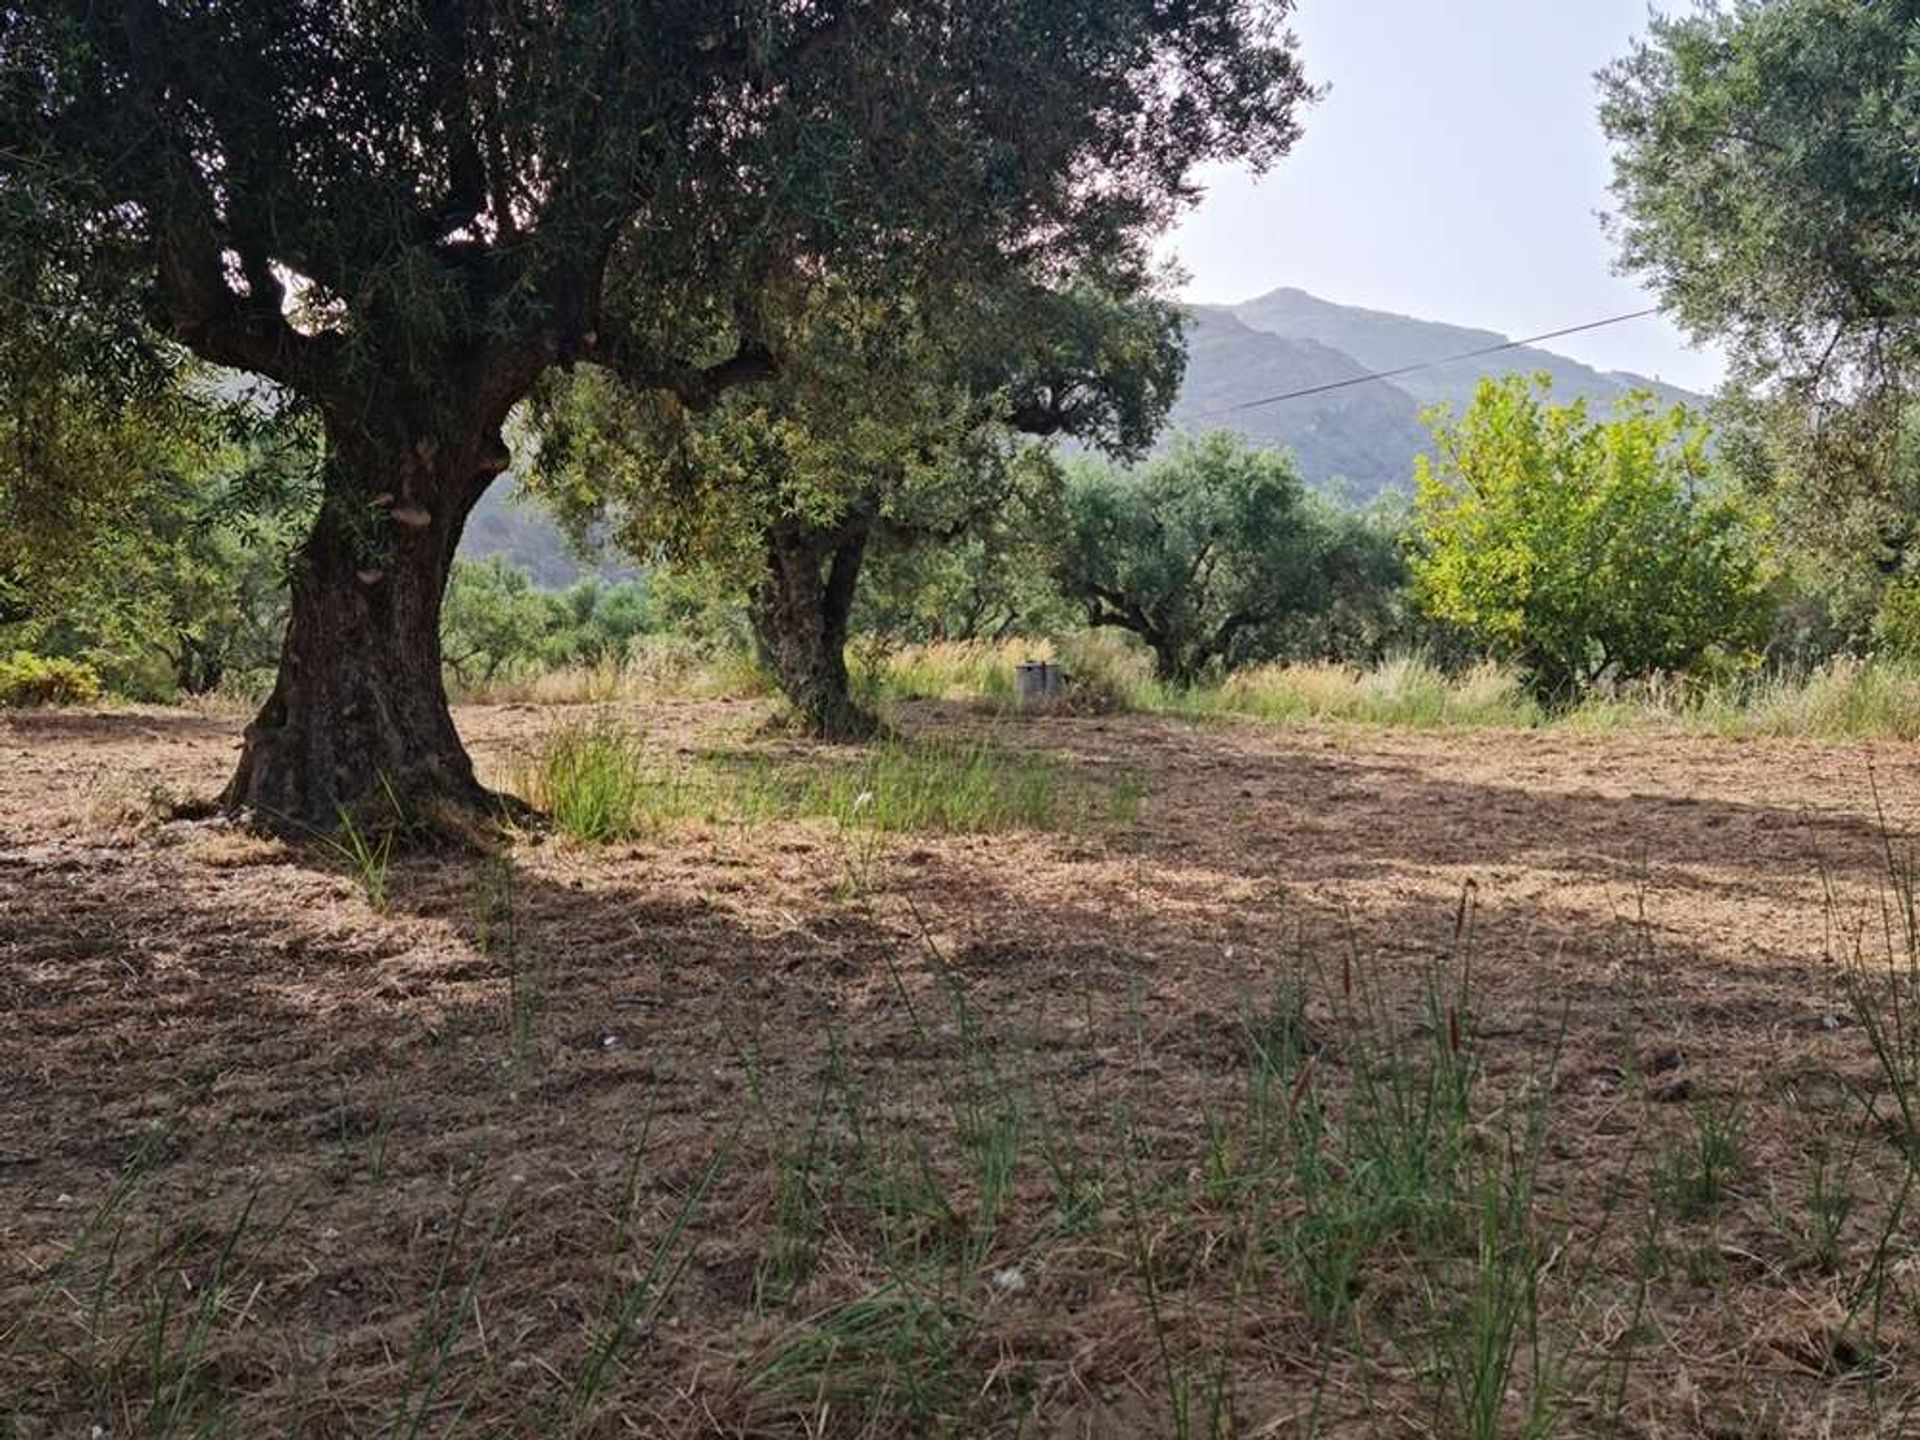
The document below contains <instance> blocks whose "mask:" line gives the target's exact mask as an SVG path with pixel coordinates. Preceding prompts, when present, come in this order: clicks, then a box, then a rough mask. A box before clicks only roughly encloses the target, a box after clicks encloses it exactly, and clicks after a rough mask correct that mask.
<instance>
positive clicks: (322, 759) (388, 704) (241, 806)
mask: <svg viewBox="0 0 1920 1440" xmlns="http://www.w3.org/2000/svg"><path fill="white" fill-rule="evenodd" d="M441 455H442V447H440V446H436V445H434V444H433V443H431V442H426V441H421V442H416V443H415V444H414V445H412V446H410V447H402V448H399V449H398V453H397V454H393V455H385V456H383V455H380V454H369V453H367V452H366V451H365V450H361V451H360V452H359V453H354V452H352V451H347V452H346V453H344V454H339V455H336V456H335V457H334V458H335V463H340V464H344V465H348V466H350V467H351V470H350V471H349V472H348V473H347V474H346V475H345V476H344V478H340V477H336V480H335V483H332V484H330V485H329V487H328V490H329V498H328V499H327V501H326V503H325V505H324V506H323V507H322V510H321V514H320V518H319V519H318V521H317V522H316V523H315V525H314V529H313V533H312V535H311V536H310V537H309V538H308V540H307V542H306V545H305V547H304V548H303V550H302V551H301V554H300V556H299V558H298V560H297V562H296V564H295V568H294V576H293V597H292V599H293V604H292V611H291V614H290V616H289V619H288V623H287V633H286V640H285V643H284V646H283V648H282V650H281V654H280V671H279V676H278V678H277V680H276V681H275V683H274V688H273V693H272V695H271V696H270V697H269V698H268V700H267V702H266V704H265V705H264V706H263V707H262V708H261V710H260V713H259V715H258V716H257V717H256V718H255V719H254V721H253V723H252V724H251V725H249V726H248V727H247V732H246V740H245V744H244V746H243V748H242V751H241V755H240V764H239V768H238V769H237V770H236V771H235V773H234V776H233V779H232V781H231V782H230V783H229V785H228V786H227V790H226V794H225V796H224V797H223V798H224V802H225V804H226V806H227V808H228V809H229V810H230V811H234V812H245V813H246V814H247V815H249V816H250V817H251V819H252V820H253V821H254V823H256V824H258V825H260V826H262V827H263V828H266V829H271V830H280V831H288V832H294V833H311V832H313V831H325V830H331V829H333V828H334V827H336V826H337V825H339V823H340V822H341V818H342V816H343V815H354V814H356V813H357V812H358V813H362V814H363V815H364V813H365V812H367V811H369V810H373V811H375V812H377V814H378V818H380V819H381V820H383V821H386V820H391V821H394V822H398V823H406V824H429V823H431V822H432V820H433V819H434V813H433V812H434V811H435V809H436V807H446V806H451V807H454V808H455V809H459V810H465V811H473V810H488V809H492V808H493V807H494V805H495V799H494V797H493V796H491V795H490V794H489V793H488V792H487V790H486V789H485V788H484V787H483V786H482V785H481V784H480V783H479V781H478V780H477V779H476V778H475V776H474V773H473V762H472V761H471V760H470V759H469V758H468V756H467V752H466V748H465V747H464V746H463V745H462V744H461V742H460V736H459V734H458V733H457V732H456V731H455V729H454V725H453V716H452V714H451V712H450V711H449V709H448V706H447V693H446V687H445V684H444V681H443V678H442V672H441V656H440V603H441V596H442V594H443V592H444V590H445V588H446V582H447V576H448V573H449V571H450V569H451V567H452V564H453V555H454V550H455V548H456V547H457V546H458V544H459V543H460V531H461V528H462V526H463V525H464V524H465V521H466V517H467V512H468V511H469V510H470V509H471V508H472V507H473V504H474V502H475V501H477V500H478V499H479V497H480V494H481V492H482V491H483V490H484V489H485V488H486V486H487V483H488V482H489V481H491V479H492V478H493V476H494V475H496V474H498V473H499V470H500V469H501V468H503V467H504V463H505V455H504V450H503V449H502V447H501V446H500V443H499V439H498V433H497V431H494V432H490V433H488V434H487V435H486V436H485V437H484V438H480V439H476V440H474V441H473V442H472V443H469V444H467V445H463V446H460V447H458V449H453V450H448V451H447V452H446V453H445V458H444V459H440V458H439V457H440V456H441ZM396 808H397V809H398V811H399V812H400V813H399V814H398V815H391V814H390V813H389V812H390V811H391V810H393V809H396Z"/></svg>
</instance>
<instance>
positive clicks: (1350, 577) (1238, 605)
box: [1055, 434, 1397, 684]
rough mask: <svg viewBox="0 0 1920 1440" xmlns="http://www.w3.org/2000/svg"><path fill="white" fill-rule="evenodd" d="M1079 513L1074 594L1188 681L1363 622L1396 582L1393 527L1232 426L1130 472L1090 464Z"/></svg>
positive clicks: (1077, 475) (1064, 580) (1070, 540)
mask: <svg viewBox="0 0 1920 1440" xmlns="http://www.w3.org/2000/svg"><path fill="white" fill-rule="evenodd" d="M1066 512H1067V514H1066V521H1065V527H1064V531H1063V533H1062V536H1061V539H1060V545H1059V550H1058V554H1057V556H1056V559H1055V573H1056V576H1057V579H1058V582H1059V585H1060V589H1061V591H1062V593H1063V594H1064V595H1065V596H1066V597H1067V598H1068V599H1069V600H1070V601H1072V602H1073V603H1075V604H1076V605H1077V606H1079V607H1080V608H1081V610H1082V612H1083V614H1084V617H1085V619H1086V621H1087V623H1088V624H1090V625H1112V626H1117V627H1119V628H1121V629H1125V630H1130V631H1132V632H1133V633H1135V634H1136V635H1138V636H1140V638H1141V639H1142V640H1144V641H1145V642H1146V644H1147V645H1148V646H1149V647H1150V648H1151V649H1152V651H1153V654H1154V658H1155V664H1156V668H1157V670H1158V672H1159V675H1160V677H1161V678H1162V679H1164V680H1169V681H1173V682H1175V683H1178V684H1190V683H1192V682H1193V681H1194V680H1196V679H1198V678H1199V677H1200V676H1201V675H1202V674H1203V673H1204V672H1206V671H1207V670H1208V669H1209V668H1210V667H1213V666H1216V665H1228V666H1232V665H1238V664H1244V663H1248V662H1250V661H1256V660H1265V659H1271V658H1274V657H1275V656H1278V655H1281V654H1285V653H1288V652H1289V651H1290V650H1292V649H1294V648H1295V647H1300V648H1302V649H1308V650H1310V649H1311V648H1312V645H1311V637H1313V636H1314V635H1315V632H1316V631H1320V632H1322V633H1327V634H1330V633H1331V631H1332V630H1333V629H1334V628H1336V627H1338V626H1340V625H1360V626H1364V625H1365V623H1366V621H1365V619H1364V618H1362V616H1363V612H1366V611H1368V610H1370V609H1371V608H1372V607H1374V606H1375V604H1376V603H1377V602H1379V601H1381V600H1383V599H1384V597H1385V596H1386V595H1387V594H1388V593H1390V592H1391V590H1392V589H1393V588H1394V581H1395V578H1396V572H1397V565H1396V559H1395V556H1396V549H1395V542H1394V539H1393V537H1392V536H1391V535H1390V534H1388V533H1387V532H1385V531H1384V530H1383V529H1381V528H1380V527H1378V526H1375V525H1371V524H1369V523H1367V522H1366V521H1365V520H1364V519H1363V518H1360V517H1355V516H1351V515H1346V514H1342V513H1341V512H1340V511H1338V510H1337V509H1335V508H1334V507H1333V506H1331V505H1329V504H1327V503H1326V502H1324V501H1321V500H1319V499H1317V498H1315V497H1312V496H1310V495H1309V494H1308V493H1307V491H1306V489H1305V487H1304V486H1303V485H1302V484H1301V481H1300V478H1299V475H1298V474H1297V473H1296V471H1295V470H1294V467H1293V463H1292V461H1291V460H1290V459H1289V458H1288V457H1287V456H1286V455H1285V454H1283V453H1281V452H1278V451H1271V450H1268V451H1258V450H1251V449H1248V448H1247V447H1246V446H1245V445H1244V444H1242V443H1241V442H1240V441H1238V440H1236V439H1235V438H1234V437H1232V436H1230V435H1224V434H1214V435H1209V436H1206V437H1204V438H1202V439H1199V440H1179V441H1176V442H1175V445H1174V447H1173V449H1172V451H1171V452H1170V453H1169V454H1167V455H1166V456H1165V457H1163V458H1160V459H1157V460H1154V461H1151V462H1149V463H1147V464H1145V465H1141V466H1139V467H1137V468H1135V469H1131V470H1128V469H1121V468H1116V467H1113V466H1107V465H1100V464H1097V463H1089V464H1085V465H1081V466H1078V467H1076V469H1075V472H1074V474H1073V476H1072V478H1071V481H1070V483H1069V485H1068V488H1067V496H1066ZM1336 609H1344V610H1345V611H1346V612H1347V617H1346V618H1343V619H1339V620H1336V619H1334V618H1333V616H1334V612H1335V611H1336Z"/></svg>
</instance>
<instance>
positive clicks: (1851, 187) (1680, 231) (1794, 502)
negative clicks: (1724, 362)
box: [1600, 0, 1920, 655]
mask: <svg viewBox="0 0 1920 1440" xmlns="http://www.w3.org/2000/svg"><path fill="white" fill-rule="evenodd" d="M1603 97H1604V98H1603V103H1602V106H1601V112H1600V118H1601V123H1602V125H1603V127H1604V128H1605V130H1606V132H1607V134H1608V136H1609V137H1610V138H1611V140H1612V141H1613V144H1614V147H1615V183H1614V191H1615V194H1616V196H1617V198H1618V200H1619V202H1620V211H1621V214H1620V217H1619V223H1618V226H1617V236H1618V240H1619V245H1620V254H1621V259H1622V261H1623V263H1624V264H1625V266H1626V267H1627V268H1629V269H1631V270H1634V271H1636V272H1638V273H1639V274H1641V275H1642V276H1644V277H1645V278H1646V279H1647V280H1649V281H1650V282H1651V283H1652V285H1653V286H1654V288H1655V290H1656V291H1657V292H1658V294H1659V295H1660V298H1661V300H1662V302H1663V304H1664V306H1665V308H1666V309H1667V310H1668V311H1669V313H1671V314H1672V315H1674V316H1675V317H1676V318H1677V319H1678V320H1679V321H1680V322H1681V323H1682V324H1683V325H1685V326H1686V327H1688V328H1689V329H1690V330H1691V331H1692V332H1693V333H1694V334H1695V335H1696V336H1698V337H1700V338H1702V339H1709V340H1713V341H1716V342H1718V343H1719V344H1721V345H1723V346H1724V347H1725V348H1726V349H1727V351H1728V352H1729V354H1730V356H1731V357H1732V359H1733V360H1734V362H1735V391H1734V393H1733V394H1732V395H1730V396H1729V398H1728V402H1727V408H1728V413H1727V414H1726V415H1725V416H1724V417H1723V421H1724V426H1723V428H1724V429H1726V430H1727V431H1728V432H1729V433H1730V435H1731V436H1732V437H1733V441H1732V443H1731V444H1730V445H1729V446H1728V449H1729V451H1730V453H1732V454H1733V456H1734V457H1735V459H1736V460H1737V461H1738V462H1739V463H1738V466H1737V468H1738V470H1739V472H1740V473H1741V474H1742V475H1743V476H1744V477H1745V478H1746V479H1747V480H1748V481H1749V482H1750V484H1751V485H1752V488H1753V489H1754V490H1755V491H1756V493H1758V494H1759V495H1760V496H1761V497H1762V498H1763V499H1764V500H1765V502H1766V504H1767V505H1768V507H1769V508H1770V509H1771V510H1772V511H1773V512H1774V514H1775V515H1776V517H1777V519H1778V521H1779V533H1780V538H1781V543H1782V545H1783V547H1784V548H1785V549H1786V550H1787V551H1788V552H1789V560H1790V564H1791V567H1792V571H1793V574H1794V577H1795V583H1796V587H1797V589H1798V592H1799V595H1800V597H1801V600H1800V602H1799V603H1798V604H1797V605H1796V606H1795V607H1794V614H1793V617H1792V619H1791V623H1790V624H1789V625H1787V626H1786V627H1784V629H1783V635H1782V639H1783V641H1784V642H1785V643H1784V648H1785V649H1786V650H1787V651H1789V652H1790V653H1795V654H1796V655H1797V654H1800V653H1803V652H1804V651H1805V650H1807V649H1808V648H1811V649H1812V650H1814V651H1815V652H1817V651H1819V650H1820V649H1822V648H1825V649H1828V650H1831V648H1832V647H1834V646H1837V645H1843V644H1846V645H1854V646H1858V645H1864V644H1868V643H1871V642H1872V640H1873V635H1874V630H1875V621H1874V613H1875V610H1876V608H1877V607H1878V606H1879V604H1880V592H1881V590H1882V587H1883V586H1885V585H1886V584H1887V583H1888V582H1889V581H1898V580H1900V579H1901V577H1903V576H1906V575H1908V574H1909V573H1911V572H1913V571H1914V569H1915V568H1916V566H1920V553H1915V552H1916V550H1920V414H1916V411H1915V406H1914V402H1913V400H1912V399H1911V398H1910V397H1911V396H1912V394H1913V390H1914V385H1915V383H1916V381H1920V229H1917V228H1916V225H1915V216H1916V215H1920V168H1916V166H1915V164H1914V154H1915V146H1916V139H1915V137H1916V135H1920V11H1916V10H1915V8H1914V6H1913V5H1912V4H1911V3H1908V0H1768V3H1764V4H1762V3H1754V0H1738V3H1731V4H1729V3H1714V4H1709V5H1704V6H1702V7H1700V8H1699V9H1698V10H1697V11H1696V12H1693V13H1689V14H1686V15H1682V16H1676V17H1672V18H1658V17H1656V18H1655V19H1654V20H1653V21H1652V24H1651V29H1650V32H1649V34H1648V36H1647V38H1646V39H1645V40H1644V41H1642V42H1641V43H1639V44H1638V45H1636V46H1635V48H1634V49H1633V51H1632V53H1631V54H1629V55H1628V56H1627V57H1626V58H1625V59H1623V60H1622V61H1620V62H1619V63H1618V64H1616V65H1614V66H1613V67H1611V68H1610V69H1609V70H1608V71H1607V72H1605V74H1604V76H1603Z"/></svg>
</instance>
